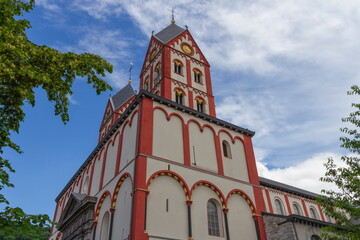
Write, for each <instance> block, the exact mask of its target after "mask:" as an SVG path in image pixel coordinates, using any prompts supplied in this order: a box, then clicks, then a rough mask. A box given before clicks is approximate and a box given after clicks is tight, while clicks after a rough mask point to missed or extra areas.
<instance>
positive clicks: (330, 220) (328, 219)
mask: <svg viewBox="0 0 360 240" xmlns="http://www.w3.org/2000/svg"><path fill="white" fill-rule="evenodd" d="M325 217H326V221H327V222H330V223H332V219H331V217H330V216H329V215H327V214H325Z"/></svg>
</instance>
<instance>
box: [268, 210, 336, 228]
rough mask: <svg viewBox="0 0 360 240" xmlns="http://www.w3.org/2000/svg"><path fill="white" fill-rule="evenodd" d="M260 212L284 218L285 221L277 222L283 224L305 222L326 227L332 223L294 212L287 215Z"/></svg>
mask: <svg viewBox="0 0 360 240" xmlns="http://www.w3.org/2000/svg"><path fill="white" fill-rule="evenodd" d="M261 214H262V215H268V216H272V217H279V218H284V220H285V221H284V222H282V223H279V224H278V225H281V224H284V223H286V222H293V223H301V224H307V225H311V226H316V227H326V226H331V225H333V224H332V223H329V222H324V221H320V220H317V219H313V218H308V217H304V216H301V215H296V214H291V215H288V216H284V215H279V214H274V213H268V212H261Z"/></svg>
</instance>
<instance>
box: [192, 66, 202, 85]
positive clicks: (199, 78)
mask: <svg viewBox="0 0 360 240" xmlns="http://www.w3.org/2000/svg"><path fill="white" fill-rule="evenodd" d="M194 80H195V82H197V83H201V84H202V73H201V72H200V71H199V70H196V69H194Z"/></svg>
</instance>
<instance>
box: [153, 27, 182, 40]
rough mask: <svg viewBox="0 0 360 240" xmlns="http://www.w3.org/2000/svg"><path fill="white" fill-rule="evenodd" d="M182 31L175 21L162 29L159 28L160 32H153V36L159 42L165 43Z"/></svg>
mask: <svg viewBox="0 0 360 240" xmlns="http://www.w3.org/2000/svg"><path fill="white" fill-rule="evenodd" d="M184 31H185V29H183V28H181V27H179V26H178V25H176V24H175V23H172V24H170V25H169V26H167V27H166V28H164V29H163V30H161V31H160V32H158V33H157V34H155V37H156V38H157V39H159V40H160V41H161V42H163V43H167V42H169V41H170V40H171V39H173V38H174V37H176V36H177V35H179V34H180V33H182V32H184Z"/></svg>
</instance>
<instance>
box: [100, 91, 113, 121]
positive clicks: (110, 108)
mask: <svg viewBox="0 0 360 240" xmlns="http://www.w3.org/2000/svg"><path fill="white" fill-rule="evenodd" d="M114 110H115V109H114V106H113V104H112V100H111V98H110V99H109V100H108V103H107V104H106V108H105V112H104V116H103V119H102V121H101V126H103V125H104V124H105V123H106V122H107V120H108V119H109V118H110V117H111V115H112V114H113V112H114Z"/></svg>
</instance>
